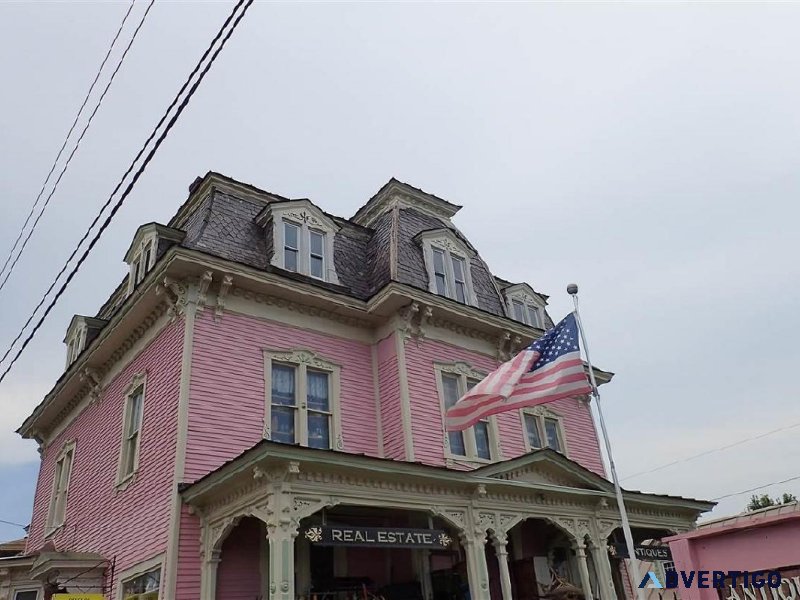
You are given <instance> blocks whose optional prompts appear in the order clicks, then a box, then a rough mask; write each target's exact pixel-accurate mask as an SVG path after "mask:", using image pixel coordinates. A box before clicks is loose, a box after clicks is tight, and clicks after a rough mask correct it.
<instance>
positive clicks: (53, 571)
mask: <svg viewBox="0 0 800 600" xmlns="http://www.w3.org/2000/svg"><path fill="white" fill-rule="evenodd" d="M459 209H460V207H459V206H457V205H455V204H452V203H450V202H448V201H446V200H443V199H441V198H438V197H436V196H434V195H431V194H429V193H426V192H423V191H422V190H419V189H417V188H414V187H412V186H410V185H407V184H404V183H401V182H399V181H396V180H391V181H390V182H388V183H387V184H386V185H385V186H383V187H382V188H381V189H380V190H379V191H378V192H377V194H376V195H375V196H373V197H372V198H371V199H370V200H369V201H368V202H367V203H366V204H365V205H364V206H363V207H362V208H361V209H359V210H358V212H357V213H356V214H355V215H354V216H352V217H350V218H342V217H338V216H334V215H331V214H329V213H327V212H325V211H324V210H323V208H321V207H320V206H318V205H317V204H315V203H313V202H311V201H309V200H306V199H299V200H293V199H288V198H284V197H281V196H278V195H276V194H272V193H269V192H265V191H263V190H260V189H257V188H255V187H253V186H250V185H247V184H243V183H240V182H237V181H234V180H232V179H229V178H227V177H223V176H221V175H218V174H215V173H209V174H208V175H206V176H205V177H203V178H198V179H197V180H196V181H195V182H194V183H193V184H192V186H191V187H190V192H189V197H188V199H187V200H186V201H185V202H184V203H183V204H182V205H181V206H180V207H179V208H178V211H177V213H176V215H175V216H174V217H173V219H172V220H171V221H170V222H169V223H168V224H167V225H161V224H157V223H150V224H146V225H143V226H142V227H140V228H139V229H138V230H137V232H136V234H135V236H134V238H133V241H132V243H131V246H130V249H129V250H128V252H127V253H126V255H125V257H124V259H125V262H126V263H127V265H128V275H127V277H126V278H125V279H124V280H123V281H122V282H121V283H120V284H119V285H118V286H117V288H116V289H115V290H114V291H113V293H112V294H111V296H110V298H109V299H108V300H107V301H106V302H105V304H104V305H103V306H102V308H101V310H100V311H99V312H98V313H97V314H96V315H94V316H91V317H90V316H76V317H75V318H73V319H72V321H71V323H70V325H69V328H68V330H67V335H66V338H65V343H66V344H67V366H66V370H65V372H64V374H63V375H62V376H61V377H60V378H59V380H58V381H57V382H56V383H55V386H54V387H53V389H52V391H51V392H50V393H49V394H47V396H46V397H45V398H44V399H43V400H42V402H41V404H40V405H39V406H38V407H37V408H36V410H35V411H34V413H33V414H32V415H31V416H30V417H29V418H28V419H27V420H26V421H25V423H24V424H23V425H22V426H21V428H20V429H19V432H20V433H21V434H22V435H23V436H25V437H29V438H34V439H36V440H37V441H38V442H39V444H40V446H41V455H42V464H41V470H40V473H39V481H38V487H37V492H36V498H35V504H34V510H33V519H32V523H31V528H30V535H29V538H28V543H27V550H26V556H25V557H24V560H22V559H20V560H21V561H22V562H19V561H18V565H17V567H15V564H17V563H7V565H6V566H7V567H8V569H14V568H19V569H22V568H23V566H24V570H25V573H24V580H25V582H26V585H27V586H28V587H25V588H24V590H23V589H22V588H19V590H21V591H25V592H28V593H29V592H30V591H31V590H32V589H33V590H34V591H36V594H37V595H36V596H30V594H29V596H20V595H17V596H16V597H15V596H14V595H13V594H15V593H16V592H15V589H14V588H9V591H8V597H9V598H12V599H13V600H34V599H35V600H39V599H40V598H42V597H44V598H47V597H49V595H50V594H52V593H53V592H55V591H58V590H68V591H84V592H95V593H103V594H105V597H106V598H109V599H114V600H120V599H124V600H132V599H136V600H156V599H158V598H160V599H179V600H198V599H202V600H211V599H214V598H217V599H223V600H256V599H263V600H266V599H270V600H272V599H281V600H295V599H297V598H305V599H310V598H317V599H322V598H350V597H353V595H354V594H356V595H357V597H359V598H362V597H372V596H370V594H374V595H375V597H383V598H386V599H391V600H423V599H424V600H440V599H441V600H444V599H447V600H450V599H456V598H466V597H471V598H472V600H500V599H502V600H511V599H512V598H514V599H518V600H525V599H538V598H539V597H540V595H542V594H544V593H545V592H547V591H549V590H551V589H552V588H553V587H554V586H556V585H558V584H559V582H561V581H569V582H571V583H573V584H574V585H575V586H577V587H578V588H581V589H582V590H583V592H584V595H585V596H594V597H597V598H600V599H601V600H612V599H614V598H618V597H624V595H625V586H624V585H623V582H622V579H621V575H620V564H619V561H618V559H616V558H614V557H613V556H610V555H609V552H608V543H609V542H612V541H615V540H617V539H618V537H617V536H618V535H619V531H618V529H619V518H618V513H617V511H616V507H615V501H614V494H613V488H612V486H611V484H610V483H609V482H608V480H607V479H606V477H605V471H604V467H603V461H602V458H601V454H600V450H599V445H598V439H597V432H596V430H595V426H594V422H593V418H592V412H591V406H590V401H589V398H571V399H566V400H561V401H558V402H555V403H552V404H549V405H545V406H539V407H536V408H532V409H526V410H522V411H516V412H513V413H506V414H502V415H497V416H493V417H490V418H488V419H486V420H485V421H482V422H480V423H477V424H476V425H475V426H474V427H472V428H470V429H468V430H466V431H464V432H462V433H449V434H448V433H445V431H444V428H443V414H444V411H445V409H446V407H447V406H449V405H450V404H451V403H453V402H455V401H456V399H457V398H458V397H459V396H460V395H462V394H463V393H464V392H465V391H466V390H467V389H468V388H469V387H470V386H471V385H473V384H474V383H475V382H477V381H479V380H480V379H481V378H482V377H484V376H485V375H486V374H487V373H488V372H490V371H491V370H493V369H494V368H496V367H497V365H498V364H500V362H501V361H504V360H507V359H508V358H509V357H510V356H512V355H513V354H514V353H516V352H517V351H518V350H519V349H521V348H522V347H523V346H524V345H526V344H528V343H530V341H531V340H533V339H535V338H537V337H538V336H540V335H541V334H542V333H543V331H544V330H545V329H546V328H547V327H549V326H551V325H552V320H551V317H550V315H549V314H548V312H547V297H546V296H545V295H543V294H541V293H540V292H538V291H536V290H535V288H534V287H532V286H531V285H529V284H528V283H524V282H518V283H514V282H510V281H506V280H504V279H501V278H499V277H497V276H495V275H493V274H492V273H491V271H490V270H489V267H488V265H487V264H486V263H485V262H484V261H483V259H482V258H481V257H480V254H479V253H478V251H477V249H476V248H474V247H473V246H472V244H471V243H470V242H469V240H467V239H466V238H465V237H464V236H463V234H461V232H459V230H458V229H457V227H456V225H455V224H454V222H453V218H454V217H455V215H456V213H457V212H458V210H459ZM597 376H598V378H599V379H600V381H601V382H604V383H605V382H608V381H609V380H610V379H611V375H610V374H609V373H604V372H602V371H598V372H597ZM626 502H627V503H628V508H629V511H630V517H631V521H632V524H633V526H634V529H635V532H636V535H637V536H638V537H639V538H640V539H644V538H653V537H660V536H661V535H664V534H666V533H670V532H673V533H674V532H678V531H685V530H687V529H688V528H690V527H691V526H692V525H693V523H694V522H695V519H696V518H697V516H698V515H699V514H700V513H701V512H703V511H705V510H708V509H709V508H710V507H711V504H710V503H708V502H703V501H698V500H692V499H685V498H677V497H671V496H664V495H654V494H643V493H638V492H626ZM31 586H33V587H31ZM1 590H2V587H0V591H1ZM468 594H469V596H468Z"/></svg>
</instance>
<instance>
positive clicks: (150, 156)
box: [0, 0, 253, 383]
mask: <svg viewBox="0 0 800 600" xmlns="http://www.w3.org/2000/svg"><path fill="white" fill-rule="evenodd" d="M242 4H244V9H243V10H242V12H241V13H240V14H239V15H237V16H236V19H235V20H234V22H233V25H232V26H231V28H230V30H229V31H228V32H227V33H226V34H225V37H224V38H222V43H221V44H220V46H219V47H218V48H217V49H216V50H214V53H213V54H212V55H211V59H210V61H209V62H208V64H207V65H206V66H205V67H204V68H203V70H202V71H201V72H200V76H199V78H198V79H197V81H195V82H194V83H193V84H192V87H191V88H190V89H189V92H188V94H187V95H186V97H185V98H184V99H183V100H182V101H181V103H180V104H179V105H178V109H177V112H176V113H175V114H174V115H173V116H172V117H171V118H170V120H169V122H168V123H167V126H166V128H165V129H164V131H163V132H162V133H161V135H160V136H159V138H158V139H157V140H156V143H155V146H154V147H153V148H152V149H151V150H150V152H148V154H147V156H146V157H145V159H144V162H143V163H142V165H141V166H140V167H139V169H138V170H137V171H136V173H135V174H134V176H133V179H132V180H131V182H130V183H129V184H128V186H127V187H126V188H125V191H124V192H123V193H122V195H121V196H120V198H119V200H117V203H116V204H115V205H114V206H113V207H112V209H111V212H110V213H109V214H108V216H107V217H106V219H105V221H103V223H102V224H101V226H100V229H99V230H98V231H97V233H96V234H95V235H94V237H93V238H92V240H91V241H90V242H89V246H88V247H87V248H86V250H85V251H84V252H83V254H82V255H81V257H80V258H79V259H78V262H77V263H76V264H75V266H74V267H73V269H72V271H71V272H70V273H69V275H68V276H67V279H66V280H65V281H64V283H63V284H62V285H61V287H60V288H59V290H58V292H56V295H55V297H54V298H53V299H52V301H51V302H50V304H49V305H48V306H47V308H46V309H45V311H44V314H43V315H42V316H41V318H40V319H39V321H38V322H37V323H36V325H35V326H34V328H33V330H32V331H31V332H30V334H29V335H28V337H27V338H25V341H24V342H23V343H22V347H21V348H20V349H19V350H18V351H17V353H16V354H15V355H14V358H13V359H12V360H11V362H10V363H9V365H8V367H7V368H6V369H5V371H3V374H2V375H0V383H2V381H3V380H4V379H5V377H6V375H8V372H9V371H10V370H11V368H12V367H13V366H14V363H16V362H17V360H18V359H19V357H20V356H21V355H22V353H23V352H24V351H25V348H26V347H27V346H28V344H29V343H30V341H31V340H32V339H33V337H34V336H35V335H36V332H37V331H38V330H39V328H40V327H41V326H42V323H44V320H45V319H46V318H47V316H48V315H49V314H50V311H51V310H52V309H53V307H54V306H55V305H56V302H58V300H59V298H60V297H61V295H62V294H63V293H64V290H66V288H67V286H68V285H69V283H70V281H72V278H73V277H75V274H76V273H77V272H78V270H79V269H80V267H81V265H82V264H83V263H84V261H85V260H86V258H87V257H88V256H89V253H90V252H91V251H92V248H94V246H95V244H97V241H98V240H99V239H100V236H101V235H102V234H103V232H104V231H105V230H106V229H107V228H108V226H109V224H110V223H111V220H112V219H113V218H114V215H115V214H116V213H117V211H118V210H119V209H120V208H121V207H122V205H123V203H124V202H125V200H126V199H127V197H128V195H129V194H130V193H131V191H132V190H133V187H134V186H135V185H136V182H137V181H138V180H139V177H141V175H142V173H144V171H145V169H146V168H147V165H148V164H149V163H150V161H151V160H152V159H153V157H154V156H155V154H156V152H157V151H158V149H159V147H160V146H161V144H162V143H163V142H164V140H165V139H166V137H167V135H168V134H169V132H170V130H171V129H172V127H173V126H174V125H175V123H176V122H177V121H178V117H180V115H181V113H182V112H183V111H184V109H185V108H186V106H188V104H189V101H190V100H191V98H192V96H193V95H194V93H195V92H196V91H197V88H198V87H199V85H200V83H201V82H202V81H203V79H204V78H205V76H206V74H207V73H208V71H209V69H210V68H211V65H213V64H214V61H215V60H216V59H217V56H218V55H219V53H220V52H221V51H222V49H223V48H224V47H225V44H226V43H227V42H228V40H229V39H230V37H231V35H232V34H233V32H234V31H235V30H236V28H237V27H238V25H239V22H240V21H241V20H242V18H243V17H244V15H245V14H246V13H247V10H248V9H249V8H250V6H251V5H252V4H253V0H239V2H238V3H237V4H236V6H235V7H234V8H233V11H231V14H230V16H229V17H228V18H227V19H226V20H225V23H224V24H223V25H222V27H221V28H220V30H219V32H218V33H217V35H216V36H215V38H214V39H213V40H212V42H211V44H210V45H209V48H208V49H207V50H206V52H204V53H203V57H202V58H201V59H200V62H198V64H197V66H196V67H195V70H194V71H193V72H192V75H190V76H189V80H191V77H192V76H193V75H194V73H195V72H196V71H197V69H199V67H200V65H201V64H202V61H203V60H204V59H205V57H206V56H207V55H208V52H209V51H210V50H211V48H212V47H213V46H214V44H215V43H216V42H217V40H218V39H219V37H220V36H221V35H222V32H223V31H224V30H225V28H226V26H227V25H228V23H229V22H230V20H231V18H233V16H234V15H235V14H236V13H237V11H238V10H239V8H240V7H241V6H242ZM189 80H187V84H188V82H189ZM185 87H186V84H184V86H183V87H182V88H181V91H180V92H178V96H177V97H176V100H175V101H177V98H178V97H179V96H180V94H181V92H182V91H183V89H184V88H185ZM175 101H173V104H172V105H170V108H171V107H172V106H173V105H174V103H175ZM169 110H170V109H167V113H168V112H169ZM165 117H166V114H165V115H164V117H162V120H161V121H159V124H160V123H162V122H163V119H164V118H165ZM157 128H158V126H157V127H156V129H157ZM154 134H155V131H154V133H153V135H154ZM150 139H152V135H151V137H150V138H148V141H149V140H150ZM142 151H143V150H142ZM140 155H141V152H140V154H139V155H137V158H138V156H140ZM135 162H136V159H134V163H135ZM132 167H133V164H132V165H131V167H130V168H129V170H128V171H127V172H126V175H127V173H129V172H130V169H131V168H132ZM126 175H123V178H122V180H120V183H119V184H118V185H117V188H115V191H116V190H117V189H119V187H120V186H121V185H122V183H123V181H124V179H125V176H126ZM113 195H114V192H112V194H111V196H110V197H109V200H108V202H107V204H108V203H110V201H111V198H112V197H113ZM107 204H106V205H104V207H105V206H107ZM102 211H103V209H101V211H100V213H99V214H98V218H99V217H100V215H101V214H102ZM90 229H91V227H90ZM78 247H80V244H79V245H78ZM75 251H76V252H77V248H76V250H75ZM74 254H75V252H73V256H74ZM69 260H70V259H68V261H67V264H69ZM57 280H58V277H56V280H55V281H54V282H53V285H55V283H56V281H57ZM51 288H52V286H51ZM40 306H41V304H40ZM34 313H35V311H34ZM7 354H8V352H6V355H7Z"/></svg>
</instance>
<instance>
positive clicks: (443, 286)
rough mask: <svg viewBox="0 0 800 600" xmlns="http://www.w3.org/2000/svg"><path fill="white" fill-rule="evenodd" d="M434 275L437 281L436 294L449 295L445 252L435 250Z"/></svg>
mask: <svg viewBox="0 0 800 600" xmlns="http://www.w3.org/2000/svg"><path fill="white" fill-rule="evenodd" d="M433 274H434V278H435V280H436V293H437V294H440V295H442V296H446V295H447V278H446V276H445V272H444V252H442V251H441V250H437V249H436V248H434V249H433Z"/></svg>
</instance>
